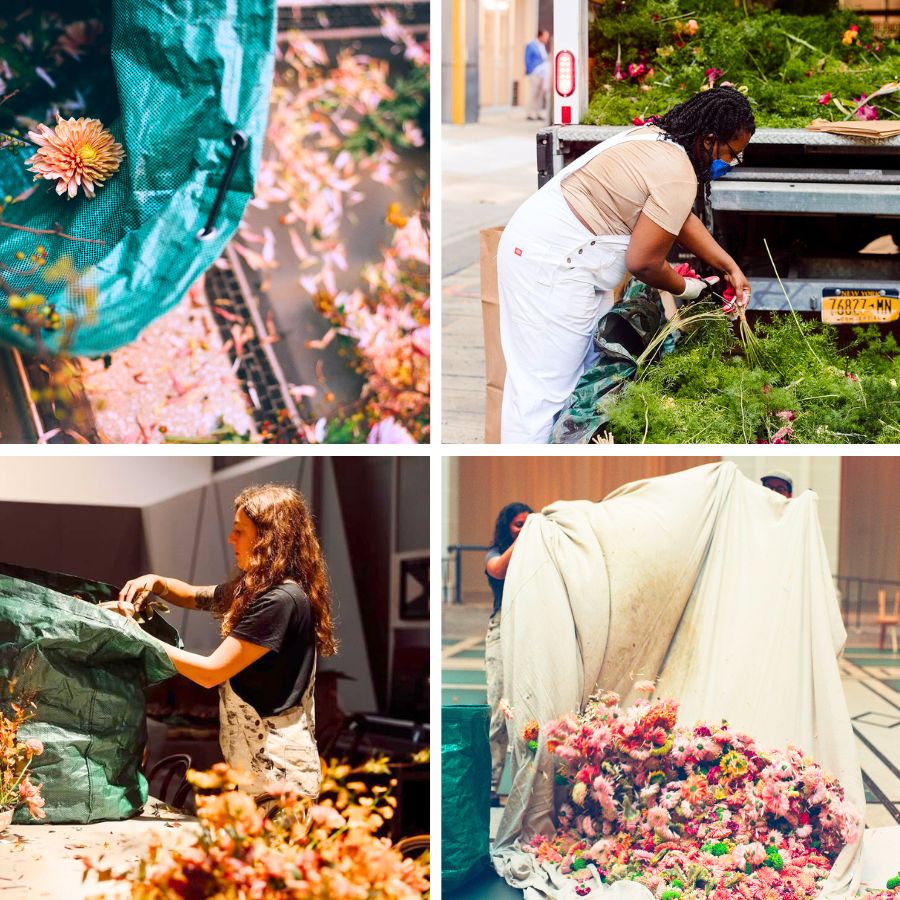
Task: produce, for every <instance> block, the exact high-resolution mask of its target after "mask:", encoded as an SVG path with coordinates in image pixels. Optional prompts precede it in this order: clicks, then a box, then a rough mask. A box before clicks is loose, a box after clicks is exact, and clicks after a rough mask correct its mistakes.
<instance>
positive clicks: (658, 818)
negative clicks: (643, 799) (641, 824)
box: [647, 806, 672, 832]
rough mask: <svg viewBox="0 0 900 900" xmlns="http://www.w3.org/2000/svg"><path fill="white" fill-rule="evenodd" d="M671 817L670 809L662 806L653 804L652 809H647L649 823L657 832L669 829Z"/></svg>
mask: <svg viewBox="0 0 900 900" xmlns="http://www.w3.org/2000/svg"><path fill="white" fill-rule="evenodd" d="M671 818H672V817H671V816H670V815H669V811H668V810H667V809H665V808H663V807H662V806H651V807H650V809H648V810H647V824H648V825H649V826H650V827H651V828H652V829H653V830H654V831H655V832H660V831H663V830H667V826H668V824H669V822H670V821H671Z"/></svg>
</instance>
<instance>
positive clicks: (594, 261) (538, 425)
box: [497, 128, 679, 444]
mask: <svg viewBox="0 0 900 900" xmlns="http://www.w3.org/2000/svg"><path fill="white" fill-rule="evenodd" d="M660 139H661V138H660V133H659V132H658V131H657V130H656V129H649V128H636V129H631V130H629V131H625V132H623V133H622V134H618V135H616V136H615V137H613V138H610V139H609V140H607V141H604V142H603V143H602V144H598V145H597V146H596V147H592V148H591V149H590V150H589V151H588V152H587V153H585V154H584V155H583V156H581V157H579V158H578V159H576V160H575V161H574V162H573V163H570V164H569V165H568V166H566V167H565V168H564V169H563V170H562V171H561V172H558V173H557V174H556V175H555V176H554V178H553V179H552V180H551V181H549V182H547V184H545V185H544V186H543V187H542V188H541V189H540V190H539V191H537V192H536V193H534V194H532V195H531V197H529V198H528V200H526V201H525V203H524V204H523V205H522V206H520V207H519V209H518V210H516V212H515V213H514V215H513V217H512V219H510V221H509V224H508V225H507V226H506V228H505V229H504V231H503V235H502V237H501V238H500V245H499V248H498V251H497V278H498V282H499V290H500V341H501V343H502V345H503V355H504V357H505V358H506V382H505V384H504V386H503V412H502V417H501V435H500V439H501V441H502V442H503V443H505V444H508V443H519V444H536V443H546V442H547V440H548V438H549V437H550V428H551V426H552V424H553V418H554V416H555V415H556V414H557V413H558V412H559V410H560V409H562V406H563V404H564V403H565V401H566V399H567V398H568V397H569V394H571V393H572V391H573V389H574V388H575V385H576V384H577V383H578V379H579V378H580V377H581V375H582V374H583V373H584V371H585V369H588V368H590V367H591V366H592V365H593V364H594V363H595V362H596V353H595V351H594V350H593V342H592V338H593V334H594V330H595V328H596V325H597V322H598V321H599V319H600V318H601V317H602V316H604V315H605V314H606V313H607V312H609V310H610V309H611V308H612V305H613V289H614V288H615V287H617V286H618V285H619V284H620V283H621V282H622V280H623V279H624V277H625V275H626V273H627V270H626V267H625V252H626V251H627V249H628V243H629V241H630V240H631V235H627V234H623V235H595V234H592V233H591V232H590V231H589V230H588V229H587V228H585V226H584V225H582V224H581V222H579V221H578V219H577V218H576V216H575V214H574V213H573V212H572V210H571V209H570V208H569V205H568V203H567V202H566V199H565V197H564V196H563V193H562V190H561V188H560V184H561V182H562V180H563V179H564V178H565V177H566V176H568V175H571V174H572V173H573V172H575V171H577V170H578V169H580V168H581V167H582V166H583V165H585V164H586V163H588V162H589V161H590V160H592V159H594V158H595V157H596V156H597V155H598V154H600V153H603V152H604V151H606V150H608V149H609V148H610V147H615V146H618V145H619V144H623V143H625V142H626V141H658V140H660ZM674 146H676V147H677V146H679V145H678V144H674Z"/></svg>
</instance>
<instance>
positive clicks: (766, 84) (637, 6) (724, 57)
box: [585, 0, 900, 128]
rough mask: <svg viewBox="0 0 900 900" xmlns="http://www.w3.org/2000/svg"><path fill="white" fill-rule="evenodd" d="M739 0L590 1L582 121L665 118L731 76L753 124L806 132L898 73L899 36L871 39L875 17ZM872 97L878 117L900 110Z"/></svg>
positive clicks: (841, 114)
mask: <svg viewBox="0 0 900 900" xmlns="http://www.w3.org/2000/svg"><path fill="white" fill-rule="evenodd" d="M743 4H744V6H742V7H739V8H735V4H734V2H733V0H700V2H696V3H688V2H687V0H602V2H600V3H593V4H592V8H593V9H594V11H595V15H594V21H593V24H592V27H591V56H592V59H593V69H592V85H591V87H592V96H591V102H590V106H589V108H588V111H587V113H586V116H585V121H586V122H589V123H593V124H604V125H630V124H631V123H632V121H633V120H634V119H635V118H639V119H646V118H648V117H650V116H652V115H661V114H662V113H664V112H666V111H667V110H668V109H670V108H671V107H672V106H674V105H675V104H676V103H680V102H682V101H684V100H686V99H687V98H688V97H690V96H691V95H692V94H694V93H696V92H697V91H698V90H701V89H702V88H703V87H704V86H706V85H710V84H717V85H721V84H722V83H723V82H730V83H731V84H733V85H734V86H736V87H738V88H739V89H740V90H742V91H744V92H745V93H746V94H747V97H748V99H749V101H750V103H751V105H752V107H753V110H754V114H755V116H756V123H757V125H758V126H761V127H779V128H802V127H804V126H805V125H807V124H808V123H809V122H810V121H811V120H812V119H814V118H824V119H833V120H842V119H844V118H845V117H846V115H847V113H850V112H852V111H853V110H854V109H855V108H856V105H857V101H858V99H859V98H861V97H862V95H863V94H865V95H867V96H868V95H870V94H872V93H874V92H875V91H876V90H877V89H878V88H880V87H881V86H882V85H884V84H887V83H889V82H892V81H894V80H896V79H897V77H898V74H900V46H898V42H897V41H896V40H889V39H879V38H876V37H875V35H874V33H873V28H872V23H871V21H870V20H868V19H866V18H865V17H863V16H859V15H856V14H854V13H853V12H852V11H849V10H830V11H825V12H823V13H822V14H818V15H796V14H793V13H788V12H783V11H781V10H768V9H765V8H762V7H760V6H759V5H750V3H749V2H747V0H743ZM744 7H746V8H744ZM620 49H621V64H620V65H619V66H618V69H617V65H616V62H617V57H618V54H619V51H620ZM826 95H830V97H829V98H828V99H827V102H826V103H824V104H823V103H820V98H821V99H826ZM872 103H873V104H874V105H875V106H874V112H875V114H876V115H877V116H878V117H879V118H893V117H897V116H900V93H894V94H887V95H884V96H882V97H877V98H875V100H873V101H872ZM869 114H870V115H871V112H870V113H869Z"/></svg>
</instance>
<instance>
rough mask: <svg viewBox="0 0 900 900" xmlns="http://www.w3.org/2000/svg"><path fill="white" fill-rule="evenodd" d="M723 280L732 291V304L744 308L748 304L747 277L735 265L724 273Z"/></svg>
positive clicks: (748, 285)
mask: <svg viewBox="0 0 900 900" xmlns="http://www.w3.org/2000/svg"><path fill="white" fill-rule="evenodd" d="M725 280H726V281H727V282H728V284H730V285H731V287H732V289H733V290H734V302H735V303H736V304H737V305H738V306H743V307H746V306H747V304H748V303H749V302H750V282H749V281H748V280H747V276H746V275H745V274H744V273H743V272H742V271H741V270H740V269H739V268H738V267H737V265H735V266H734V267H733V268H732V269H730V270H726V271H725Z"/></svg>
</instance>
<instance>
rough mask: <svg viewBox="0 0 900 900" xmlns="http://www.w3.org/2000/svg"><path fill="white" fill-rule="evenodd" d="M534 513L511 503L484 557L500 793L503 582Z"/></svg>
mask: <svg viewBox="0 0 900 900" xmlns="http://www.w3.org/2000/svg"><path fill="white" fill-rule="evenodd" d="M531 512H532V509H531V507H530V506H527V505H526V504H524V503H508V504H507V505H506V506H504V507H503V509H501V510H500V512H499V513H498V514H497V521H496V522H495V523H494V539H493V541H492V543H491V548H490V550H488V552H487V555H486V556H485V558H484V571H485V574H486V575H487V580H488V584H489V585H490V586H491V591H492V593H493V595H494V606H493V609H492V610H491V618H490V620H489V621H488V630H487V636H486V637H485V639H484V668H485V674H486V675H487V696H488V704H489V705H490V707H491V727H490V741H491V791H492V792H493V793H496V791H497V788H498V787H499V785H500V778H501V776H502V775H503V767H504V765H505V764H506V748H507V745H508V743H509V740H508V737H507V733H506V716H505V715H504V713H503V710H502V709H501V708H500V700H501V698H502V697H503V658H502V656H501V653H500V608H501V606H502V605H503V581H504V579H505V578H506V570H507V569H508V568H509V562H510V560H511V559H512V553H513V547H514V546H515V542H516V538H517V537H518V536H519V532H520V531H521V530H522V527H523V526H524V525H525V520H526V519H527V518H528V515H529V513H531Z"/></svg>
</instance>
